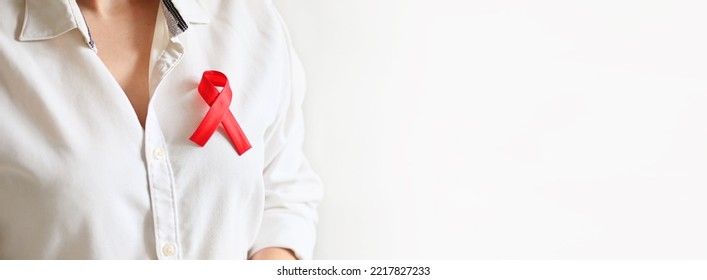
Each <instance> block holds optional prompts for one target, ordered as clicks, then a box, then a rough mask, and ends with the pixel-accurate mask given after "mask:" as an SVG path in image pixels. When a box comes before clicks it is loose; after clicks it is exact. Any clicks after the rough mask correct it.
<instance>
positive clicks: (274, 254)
mask: <svg viewBox="0 0 707 280" xmlns="http://www.w3.org/2000/svg"><path fill="white" fill-rule="evenodd" d="M250 259H251V260H296V259H297V258H296V257H295V253H294V252H292V250H290V249H285V248H276V247H272V248H265V249H262V250H260V251H258V252H256V253H255V254H253V256H252V257H250Z"/></svg>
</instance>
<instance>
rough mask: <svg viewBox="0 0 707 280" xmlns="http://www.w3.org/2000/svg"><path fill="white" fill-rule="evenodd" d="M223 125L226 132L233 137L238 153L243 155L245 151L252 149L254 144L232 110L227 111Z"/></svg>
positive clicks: (232, 140)
mask: <svg viewBox="0 0 707 280" xmlns="http://www.w3.org/2000/svg"><path fill="white" fill-rule="evenodd" d="M222 124H223V127H224V128H225V129H226V134H228V137H229V138H230V139H231V142H232V143H233V146H234V147H235V148H236V152H237V153H238V155H239V156H240V155H243V154H244V153H245V152H247V151H248V150H250V148H252V146H251V145H250V141H248V138H247V137H246V136H245V133H244V132H243V129H241V126H240V125H239V124H238V122H237V121H236V118H235V117H234V116H233V114H231V112H228V113H226V115H225V116H224V118H223V121H222Z"/></svg>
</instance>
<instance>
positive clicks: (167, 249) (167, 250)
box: [162, 243, 177, 257]
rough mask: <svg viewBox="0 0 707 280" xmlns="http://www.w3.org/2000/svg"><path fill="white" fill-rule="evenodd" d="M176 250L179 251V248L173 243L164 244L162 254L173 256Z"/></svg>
mask: <svg viewBox="0 0 707 280" xmlns="http://www.w3.org/2000/svg"><path fill="white" fill-rule="evenodd" d="M176 251H177V249H175V248H174V246H173V245H172V244H169V243H167V244H165V245H164V246H162V254H163V255H164V256H165V257H171V256H172V255H174V253H175V252H176Z"/></svg>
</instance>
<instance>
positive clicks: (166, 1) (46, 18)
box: [18, 0, 209, 42]
mask: <svg viewBox="0 0 707 280" xmlns="http://www.w3.org/2000/svg"><path fill="white" fill-rule="evenodd" d="M162 5H163V8H164V10H165V13H164V15H165V17H167V18H168V23H169V22H170V17H171V18H173V19H174V23H175V24H176V25H175V26H177V27H178V29H174V30H173V28H172V27H170V32H171V33H172V36H177V35H179V34H181V33H182V32H184V31H185V30H187V28H188V27H189V24H190V23H193V24H206V23H209V18H208V16H207V15H206V13H205V12H204V10H203V9H202V8H201V7H200V6H199V4H198V3H196V1H195V0H162ZM84 22H85V21H84V20H83V16H82V15H81V11H80V10H79V8H78V5H77V4H76V0H51V1H47V0H27V1H26V4H25V18H24V22H23V23H22V31H21V32H20V36H19V38H18V39H19V40H20V41H38V40H48V39H52V38H56V37H59V36H61V35H62V34H64V33H66V32H69V31H70V30H73V29H75V28H79V29H81V30H82V31H84V30H85V32H84V33H85V34H84V35H85V36H86V37H87V42H89V41H90V35H88V29H87V28H86V27H85V23H84Z"/></svg>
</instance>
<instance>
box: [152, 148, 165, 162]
mask: <svg viewBox="0 0 707 280" xmlns="http://www.w3.org/2000/svg"><path fill="white" fill-rule="evenodd" d="M152 156H153V157H155V159H156V160H162V159H163V158H164V150H163V149H162V148H157V149H155V150H154V151H152Z"/></svg>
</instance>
